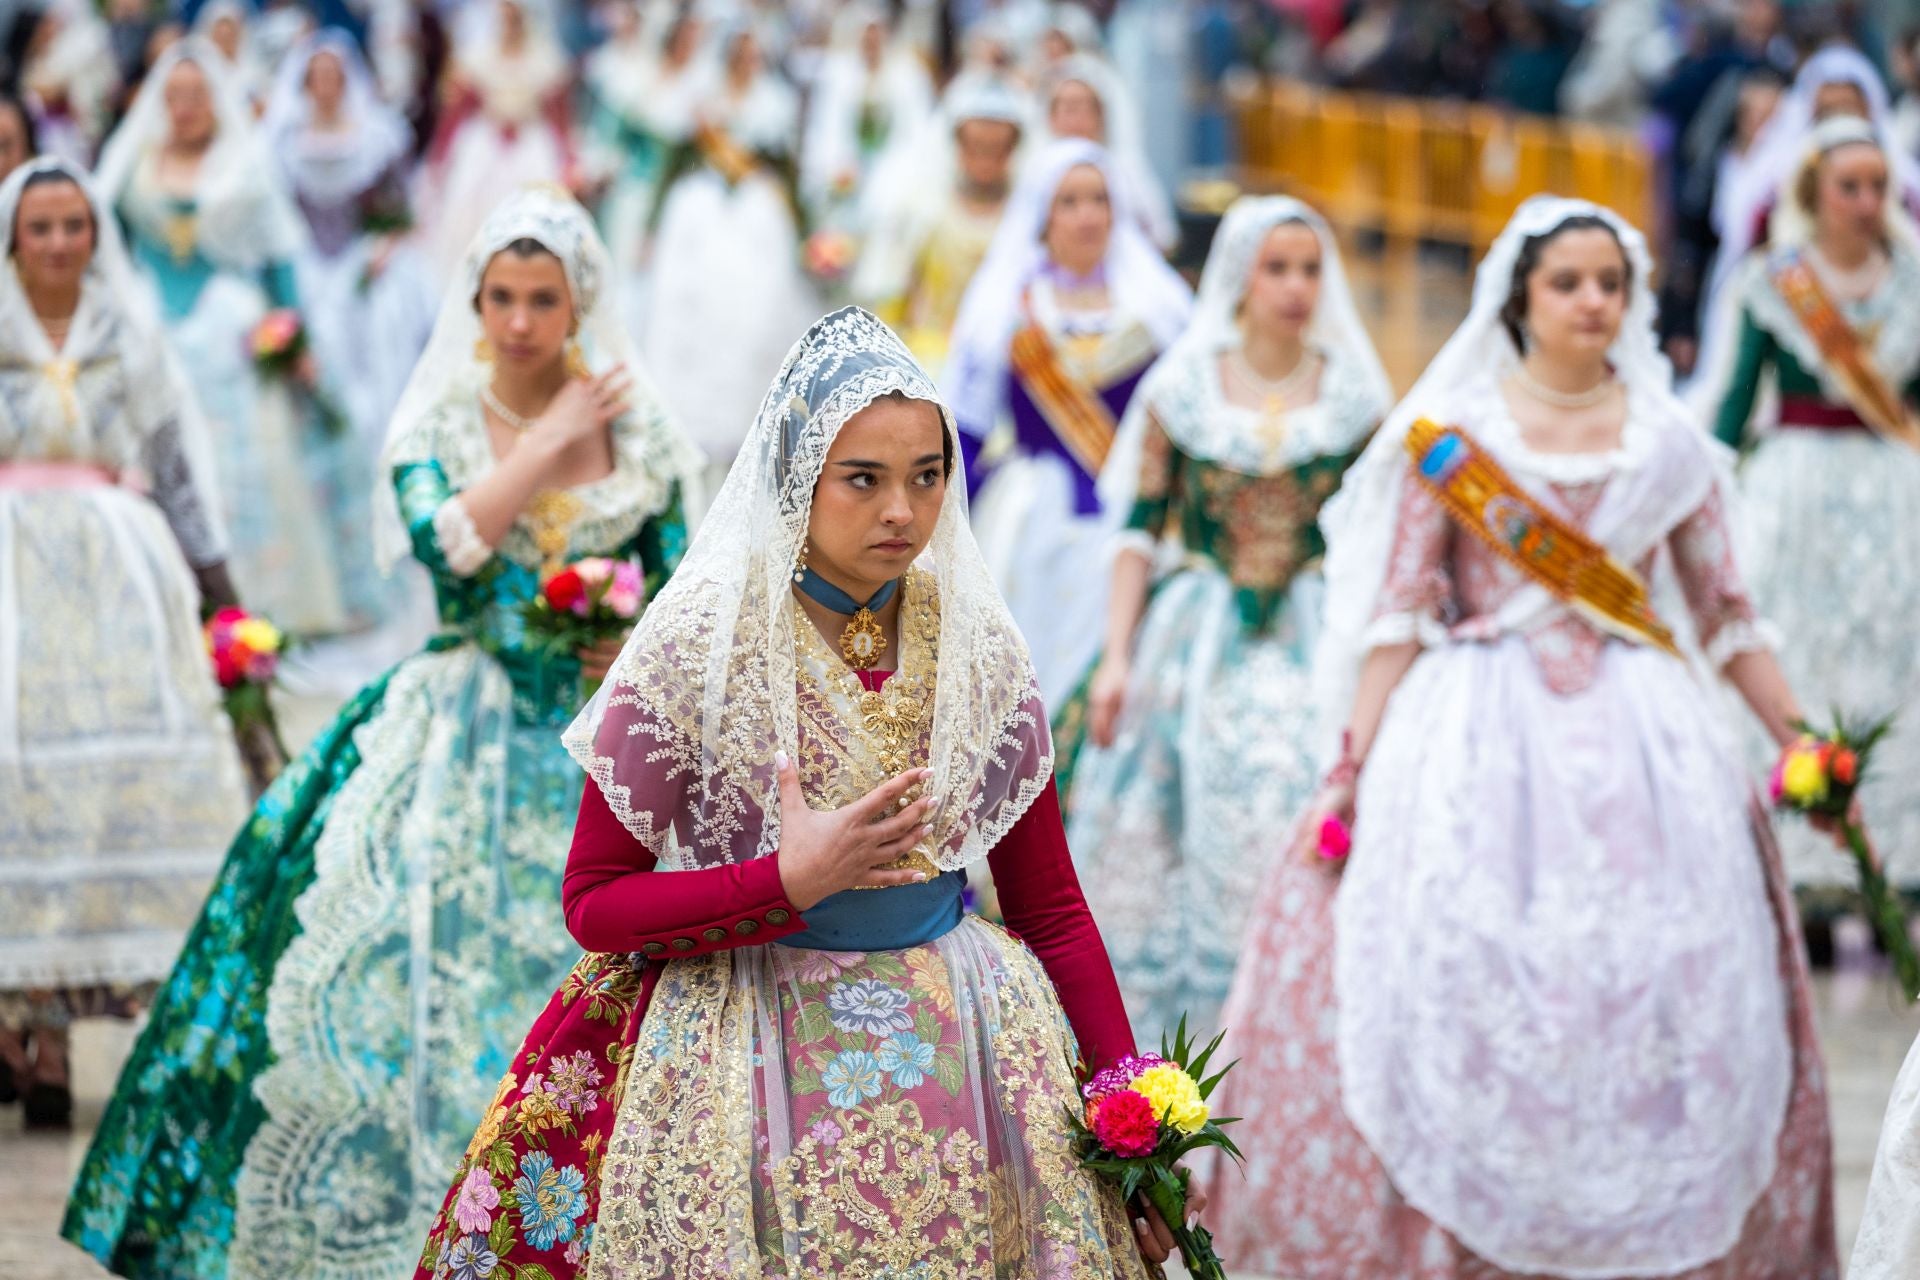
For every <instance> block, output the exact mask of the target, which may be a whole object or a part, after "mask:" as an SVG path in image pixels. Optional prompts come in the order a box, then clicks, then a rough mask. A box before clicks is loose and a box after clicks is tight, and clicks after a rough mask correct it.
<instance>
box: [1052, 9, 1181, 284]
mask: <svg viewBox="0 0 1920 1280" xmlns="http://www.w3.org/2000/svg"><path fill="white" fill-rule="evenodd" d="M1071 7H1077V6H1064V5H1063V6H1061V8H1063V9H1065V8H1071ZM1053 25H1055V26H1058V25H1059V24H1058V23H1055V24H1053ZM1069 36H1070V38H1071V33H1069ZM1076 44H1078V42H1077V40H1076ZM1078 48H1079V50H1080V51H1079V52H1076V53H1071V54H1068V55H1067V56H1066V57H1064V58H1062V59H1061V60H1060V61H1059V62H1057V63H1055V64H1054V66H1053V67H1052V69H1051V70H1050V71H1048V73H1047V77H1046V82H1045V84H1043V85H1042V86H1041V100H1040V110H1039V115H1040V125H1041V128H1042V130H1046V128H1047V120H1048V115H1049V112H1050V108H1051V107H1052V104H1053V95H1054V93H1055V92H1056V91H1057V90H1058V89H1059V88H1060V86H1061V85H1063V84H1066V83H1067V82H1069V81H1077V82H1079V83H1080V84H1084V85H1086V86H1087V88H1089V89H1091V90H1093V93H1094V96H1095V97H1097V98H1099V99H1100V115H1101V119H1102V121H1103V122H1104V123H1105V137H1104V139H1103V145H1105V147H1106V148H1107V150H1108V151H1109V152H1110V153H1112V155H1113V163H1114V167H1115V169H1116V170H1118V172H1119V173H1120V175H1121V177H1122V178H1124V179H1125V180H1126V183H1127V186H1128V188H1129V191H1128V199H1129V200H1130V201H1131V202H1132V203H1133V215H1134V216H1135V217H1136V218H1139V219H1141V220H1142V221H1143V222H1144V223H1145V225H1146V228H1147V232H1148V234H1149V235H1150V236H1151V237H1152V238H1153V240H1154V242H1155V243H1156V244H1158V245H1159V246H1160V247H1161V248H1163V249H1166V250H1167V251H1169V252H1171V251H1172V250H1173V247H1174V246H1175V245H1176V244H1177V243H1178V242H1179V239H1180V220H1179V216H1178V215H1177V214H1176V213H1175V212H1174V208H1173V200H1172V198H1171V197H1170V196H1169V195H1168V194H1167V188H1166V186H1165V185H1164V184H1163V183H1162V182H1161V181H1160V175H1159V174H1157V173H1155V172H1154V169H1153V162H1152V161H1151V160H1150V159H1148V158H1147V144H1146V141H1145V136H1144V131H1143V130H1142V128H1141V125H1140V108H1139V106H1138V104H1136V103H1135V101H1134V98H1133V91H1132V90H1131V89H1129V88H1128V87H1127V83H1126V81H1125V80H1123V79H1122V78H1121V76H1120V73H1119V72H1118V71H1116V70H1115V69H1114V66H1113V64H1112V63H1111V62H1109V61H1107V59H1106V58H1105V57H1104V56H1102V55H1100V54H1099V53H1098V52H1097V50H1098V49H1099V44H1098V42H1097V41H1096V43H1095V44H1094V45H1093V46H1091V48H1092V50H1093V51H1089V47H1088V46H1086V45H1078ZM1046 140H1047V141H1053V140H1054V135H1053V134H1052V133H1051V132H1048V133H1047V135H1046Z"/></svg>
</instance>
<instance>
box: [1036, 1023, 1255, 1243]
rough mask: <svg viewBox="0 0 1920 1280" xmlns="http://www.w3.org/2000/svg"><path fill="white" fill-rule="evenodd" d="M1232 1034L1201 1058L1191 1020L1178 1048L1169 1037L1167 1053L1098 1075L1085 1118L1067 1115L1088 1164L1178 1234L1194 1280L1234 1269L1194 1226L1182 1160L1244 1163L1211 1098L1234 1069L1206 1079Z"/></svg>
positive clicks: (1124, 1062)
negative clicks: (1207, 1152) (1210, 1151)
mask: <svg viewBox="0 0 1920 1280" xmlns="http://www.w3.org/2000/svg"><path fill="white" fill-rule="evenodd" d="M1224 1035H1225V1033H1224V1032H1222V1033H1221V1035H1218V1036H1215V1037H1214V1038H1213V1040H1212V1041H1211V1042H1210V1043H1209V1044H1208V1045H1207V1046H1206V1048H1204V1049H1201V1050H1200V1051H1199V1052H1198V1053H1195V1052H1194V1050H1195V1048H1196V1046H1195V1044H1194V1042H1193V1041H1191V1040H1189V1039H1188V1038H1187V1020H1186V1019H1185V1018H1182V1019H1180V1028H1179V1030H1178V1031H1176V1032H1175V1033H1174V1037H1173V1043H1172V1044H1171V1045H1169V1044H1168V1043H1167V1042H1166V1039H1165V1037H1164V1036H1163V1037H1162V1038H1161V1041H1160V1052H1159V1053H1157V1054H1153V1053H1148V1054H1140V1055H1137V1056H1134V1057H1127V1058H1122V1059H1121V1060H1120V1061H1119V1062H1118V1063H1116V1064H1114V1065H1113V1066H1111V1067H1108V1068H1106V1069H1105V1070H1104V1071H1099V1072H1096V1073H1095V1074H1094V1076H1093V1078H1092V1079H1090V1080H1088V1081H1087V1082H1086V1084H1084V1085H1082V1086H1081V1089H1080V1094H1081V1097H1082V1098H1083V1099H1084V1100H1085V1103H1086V1109H1085V1113H1084V1114H1075V1113H1073V1112H1072V1111H1069V1112H1068V1115H1067V1121H1068V1124H1069V1126H1070V1128H1071V1130H1072V1133H1073V1147H1074V1154H1075V1155H1077V1156H1078V1157H1079V1158H1080V1163H1081V1164H1082V1165H1083V1166H1085V1167H1086V1168H1088V1169H1090V1170H1092V1171H1093V1172H1095V1173H1097V1174H1100V1175H1101V1176H1102V1177H1105V1178H1106V1179H1108V1180H1109V1181H1111V1182H1113V1183H1114V1184H1115V1185H1116V1186H1117V1187H1118V1188H1119V1190H1120V1198H1121V1199H1123V1200H1127V1201H1131V1200H1132V1199H1133V1198H1134V1197H1135V1196H1136V1195H1144V1196H1145V1197H1146V1199H1147V1202H1148V1203H1149V1204H1151V1205H1152V1206H1153V1207H1154V1208H1155V1209H1156V1210H1157V1211H1158V1212H1159V1214H1160V1217H1161V1219H1162V1220H1163V1221H1165V1222H1166V1224H1167V1227H1168V1229H1169V1230H1170V1231H1172V1233H1173V1239H1174V1243H1175V1244H1177V1245H1179V1246H1180V1258H1181V1261H1183V1262H1184V1263H1185V1264H1186V1267H1187V1271H1188V1273H1189V1274H1190V1275H1192V1276H1193V1277H1194V1280H1226V1271H1225V1270H1224V1269H1223V1268H1222V1267H1221V1265H1220V1259H1219V1257H1218V1255H1216V1254H1215V1253H1214V1251H1213V1236H1212V1235H1211V1234H1210V1233H1209V1232H1208V1231H1207V1229H1206V1228H1205V1227H1201V1226H1197V1225H1192V1226H1190V1225H1188V1223H1187V1199H1188V1182H1187V1178H1188V1175H1187V1171H1186V1170H1185V1169H1183V1168H1181V1167H1180V1161H1181V1159H1182V1158H1183V1157H1184V1156H1186V1155H1187V1154H1188V1153H1189V1152H1193V1151H1199V1150H1201V1149H1202V1148H1205V1147H1218V1148H1220V1149H1221V1150H1223V1151H1225V1152H1226V1153H1227V1154H1228V1155H1230V1156H1232V1157H1233V1158H1234V1159H1235V1160H1238V1159H1240V1158H1241V1157H1240V1148H1238V1147H1236V1146H1235V1145H1234V1144H1233V1139H1232V1138H1230V1137H1228V1136H1227V1134H1226V1132H1225V1128H1226V1126H1227V1125H1230V1124H1233V1123H1235V1121H1234V1120H1233V1119H1232V1118H1230V1117H1216V1116H1214V1115H1213V1114H1212V1113H1211V1112H1210V1111H1209V1110H1208V1108H1207V1099H1208V1097H1210V1096H1211V1095H1212V1093H1213V1091H1214V1089H1215V1087H1217V1086H1218V1085H1219V1083H1220V1081H1221V1080H1222V1079H1223V1078H1224V1077H1225V1076H1226V1074H1227V1072H1228V1071H1231V1070H1233V1067H1232V1065H1231V1064H1229V1065H1228V1066H1226V1067H1224V1068H1222V1069H1221V1070H1220V1071H1219V1072H1217V1073H1216V1074H1214V1075H1212V1076H1208V1075H1207V1074H1206V1071H1207V1063H1208V1062H1210V1061H1211V1060H1212V1058H1213V1055H1214V1052H1215V1051H1216V1050H1217V1049H1219V1047H1220V1041H1221V1039H1222V1037H1223V1036H1224Z"/></svg>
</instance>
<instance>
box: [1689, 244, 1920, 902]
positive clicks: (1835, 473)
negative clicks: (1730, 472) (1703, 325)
mask: <svg viewBox="0 0 1920 1280" xmlns="http://www.w3.org/2000/svg"><path fill="white" fill-rule="evenodd" d="M1799 261H1804V262H1806V264H1807V265H1808V266H1809V267H1810V268H1811V269H1812V270H1813V272H1814V274H1815V277H1816V278H1821V273H1822V272H1823V271H1825V270H1826V268H1825V266H1824V263H1823V260H1822V259H1821V258H1820V257H1819V255H1818V254H1817V253H1816V252H1814V251H1813V250H1811V249H1810V248H1808V247H1805V246H1793V245H1788V246H1776V247H1774V248H1771V249H1767V250H1759V251H1756V252H1755V253H1754V254H1752V255H1751V256H1750V257H1749V258H1748V260H1747V262H1746V263H1745V264H1744V265H1743V267H1742V268H1741V270H1740V273H1739V274H1738V275H1736V276H1735V280H1734V284H1735V287H1734V289H1733V290H1732V291H1731V292H1732V297H1730V298H1729V303H1728V305H1731V306H1737V307H1738V308H1739V312H1738V315H1737V316H1727V317H1725V319H1726V320H1727V321H1729V322H1733V323H1734V324H1735V325H1736V326H1737V328H1736V330H1735V331H1736V332H1737V334H1738V338H1737V341H1736V342H1735V343H1734V346H1733V350H1734V363H1733V369H1732V372H1731V375H1730V377H1729V378H1728V379H1727V380H1726V382H1725V383H1724V391H1723V394H1722V395H1721V397H1720V399H1719V400H1718V402H1717V405H1716V406H1715V410H1716V411H1715V416H1714V431H1715V434H1716V435H1718V436H1719V437H1720V439H1721V440H1722V441H1724V442H1725V443H1726V444H1728V445H1731V446H1733V447H1734V448H1736V449H1738V450H1740V451H1741V455H1742V456H1741V460H1740V470H1739V485H1740V497H1741V502H1740V507H1739V519H1738V522H1737V529H1738V533H1739V539H1740V547H1739V551H1740V565H1741V568H1742V569H1743V570H1744V571H1745V574H1746V579H1747V585H1748V587H1749V588H1750V590H1751V591H1752V593H1753V600H1754V605H1755V607H1756V608H1757V609H1758V611H1759V613H1760V616H1761V617H1763V618H1765V619H1767V620H1768V621H1769V622H1770V623H1772V624H1773V625H1774V626H1775V627H1776V628H1777V629H1778V631H1779V636H1780V645H1779V656H1780V664H1781V666H1782V667H1783V668H1784V669H1785V671H1786V675H1787V680H1788V682H1789V683H1790V684H1791V685H1792V687H1793V689H1794V691H1795V692H1796V693H1797V694H1798V695H1799V697H1800V700H1801V703H1802V705H1804V706H1805V707H1806V708H1807V709H1808V711H1809V712H1810V713H1812V714H1814V715H1816V716H1821V717H1825V716H1828V715H1830V714H1831V712H1832V711H1833V710H1835V709H1838V710H1839V711H1841V712H1842V713H1844V714H1845V715H1847V716H1850V717H1854V718H1864V717H1868V716H1879V715H1887V714H1893V713H1899V714H1898V718H1897V719H1896V722H1895V725H1894V729H1893V732H1892V733H1891V734H1890V735H1889V736H1888V737H1887V738H1886V739H1885V740H1884V741H1883V742H1882V743H1881V744H1880V746H1879V748H1878V749H1877V751H1876V754H1875V756H1874V766H1873V769H1872V771H1871V774H1870V776H1869V777H1868V779H1867V781H1866V784H1865V786H1864V788H1863V795H1862V799H1863V802H1864V804H1865V806H1866V816H1867V824H1868V826H1870V827H1871V828H1872V830H1873V834H1874V840H1875V843H1876V845H1877V846H1878V847H1879V848H1880V849H1881V851H1882V853H1883V855H1884V856H1885V857H1886V859H1887V864H1888V869H1889V871H1890V873H1891V874H1892V876H1893V878H1894V880H1895V881H1896V883H1899V884H1902V885H1905V886H1907V887H1908V888H1910V889H1914V888H1920V722H1917V721H1916V719H1915V716H1914V714H1913V712H1914V707H1915V704H1916V700H1920V644H1915V643H1914V637H1913V619H1914V618H1915V616H1916V615H1920V453H1916V452H1915V451H1914V450H1912V449H1911V448H1908V447H1907V446H1906V445H1904V444H1901V443H1898V442H1897V441H1894V440H1890V439H1886V438H1884V437H1882V436H1880V435H1878V434H1877V433H1875V432H1874V431H1873V430H1872V429H1870V428H1869V427H1868V426H1867V425H1866V423H1865V422H1864V421H1863V420H1862V419H1861V418H1860V416H1859V415H1858V414H1857V413H1856V412H1854V409H1853V407H1852V405H1851V404H1849V402H1848V400H1847V397H1846V394H1845V392H1844V390H1843V388H1842V387H1841V385H1840V382H1839V380H1838V379H1836V378H1835V377H1834V376H1833V373H1832V372H1831V370H1830V369H1829V368H1828V367H1827V361H1826V360H1825V358H1824V357H1823V356H1822V354H1821V351H1820V347H1819V344H1818V343H1816V342H1815V341H1814V339H1813V337H1812V335H1811V334H1809V333H1808V332H1807V330H1806V328H1805V326H1804V325H1803V324H1802V322H1801V320H1800V318H1799V316H1798V314H1797V313H1796V312H1795V310H1794V309H1793V307H1792V306H1790V305H1789V304H1788V302H1787V299H1786V298H1785V297H1784V296H1782V294H1781V291H1780V289H1779V287H1778V285H1777V284H1776V283H1775V281H1776V277H1777V275H1778V273H1779V272H1780V270H1781V269H1782V268H1784V267H1787V266H1790V265H1792V264H1794V263H1796V262H1799ZM1826 293H1827V295H1828V297H1829V298H1830V299H1831V300H1833V302H1834V304H1835V306H1836V307H1837V308H1838V310H1839V311H1840V314H1841V315H1842V317H1844V319H1845V320H1846V321H1847V322H1848V324H1850V325H1851V326H1852V328H1853V330H1854V332H1855V333H1856V335H1858V338H1859V340H1860V342H1861V346H1862V350H1863V353H1864V354H1865V356H1866V357H1867V360H1868V362H1869V363H1870V364H1871V365H1872V366H1873V367H1874V369H1875V370H1876V371H1877V372H1878V373H1879V375H1880V377H1881V378H1882V379H1883V380H1884V381H1885V383H1886V384H1887V386H1888V387H1889V388H1890V389H1891V390H1892V392H1893V394H1894V395H1896V396H1898V397H1900V399H1901V400H1902V401H1903V402H1904V403H1905V404H1906V405H1907V406H1908V412H1910V413H1911V412H1913V406H1914V405H1915V404H1920V253H1916V252H1915V251H1914V250H1912V249H1910V248H1908V247H1907V246H1906V245H1905V244H1904V243H1902V242H1899V241H1896V242H1895V243H1894V244H1893V245H1892V247H1891V250H1890V253H1889V258H1888V262H1887V267H1886V270H1885V271H1884V272H1882V273H1881V276H1880V279H1879V282H1878V284H1877V285H1876V286H1875V287H1874V288H1873V289H1872V290H1871V292H1870V293H1869V294H1868V295H1867V296H1865V297H1863V298H1858V299H1845V298H1842V297H1841V296H1840V295H1839V294H1838V293H1837V292H1836V290H1835V289H1834V286H1833V284H1832V283H1830V282H1829V283H1827V284H1826ZM1769 391H1771V392H1772V393H1773V394H1767V393H1768V392H1769ZM1715 656H1717V655H1712V654H1710V655H1709V657H1710V658H1711V657H1715ZM1747 745H1748V756H1747V758H1748V761H1749V763H1750V765H1751V766H1752V767H1753V768H1754V770H1755V772H1756V775H1758V774H1760V773H1762V772H1763V771H1764V770H1765V769H1766V768H1767V767H1769V766H1770V765H1771V764H1772V762H1773V759H1774V757H1775V755H1776V754H1777V751H1776V748H1775V747H1774V744H1773V742H1772V740H1771V739H1770V738H1768V737H1767V735H1766V734H1765V733H1763V732H1762V731H1760V729H1759V728H1758V726H1753V727H1752V728H1750V730H1749V732H1748V733H1747ZM1780 827H1781V829H1780V837H1781V840H1780V843H1781V851H1782V853H1783V855H1784V856H1785V858H1786V863H1787V874H1788V875H1789V877H1790V878H1791V879H1792V881H1793V883H1794V886H1795V888H1796V890H1798V891H1799V894H1800V896H1801V905H1802V908H1803V910H1805V911H1807V912H1808V913H1809V914H1810V915H1813V916H1822V915H1828V914H1831V913H1832V912H1833V911H1835V910H1843V909H1844V910H1851V909H1852V901H1851V894H1850V892H1848V891H1849V890H1850V888H1851V886H1852V883H1853V871H1852V869H1851V864H1850V863H1849V862H1848V861H1847V860H1846V859H1845V858H1840V857H1836V856H1835V855H1834V852H1833V846H1832V843H1831V842H1830V841H1829V840H1828V839H1827V838H1826V837H1825V836H1823V835H1821V834H1819V833H1818V832H1816V831H1814V830H1813V829H1812V828H1811V827H1809V826H1808V825H1807V824H1806V823H1804V822H1800V821H1798V820H1791V821H1784V822H1782V823H1781V824H1780Z"/></svg>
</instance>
